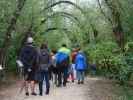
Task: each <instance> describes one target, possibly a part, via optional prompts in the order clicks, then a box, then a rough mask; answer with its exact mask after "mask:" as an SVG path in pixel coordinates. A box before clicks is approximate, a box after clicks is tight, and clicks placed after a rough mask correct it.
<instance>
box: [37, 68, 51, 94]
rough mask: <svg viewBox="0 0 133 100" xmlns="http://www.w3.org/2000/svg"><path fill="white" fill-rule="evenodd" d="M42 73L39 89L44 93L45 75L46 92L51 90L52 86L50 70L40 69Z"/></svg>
mask: <svg viewBox="0 0 133 100" xmlns="http://www.w3.org/2000/svg"><path fill="white" fill-rule="evenodd" d="M40 74H41V80H40V82H39V91H40V94H42V93H43V80H44V77H45V83H46V92H47V91H49V88H50V82H49V72H48V71H45V70H42V71H40Z"/></svg>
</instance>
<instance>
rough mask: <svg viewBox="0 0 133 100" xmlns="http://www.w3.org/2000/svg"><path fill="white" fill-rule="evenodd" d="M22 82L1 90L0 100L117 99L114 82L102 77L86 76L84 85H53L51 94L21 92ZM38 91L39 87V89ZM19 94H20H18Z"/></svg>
mask: <svg viewBox="0 0 133 100" xmlns="http://www.w3.org/2000/svg"><path fill="white" fill-rule="evenodd" d="M19 87H20V83H16V84H15V85H13V86H9V87H8V89H4V90H0V100H115V96H114V94H112V91H113V90H114V89H113V85H112V82H110V81H107V80H103V79H100V78H90V77H88V78H86V81H85V84H84V85H78V84H77V82H75V83H71V82H70V83H68V84H67V87H61V88H57V87H56V86H54V85H51V90H50V94H49V95H47V96H46V95H45V94H44V95H43V96H39V95H38V96H28V97H26V96H25V95H24V93H21V94H19V93H18V92H19V90H20V89H19ZM37 92H38V89H37ZM17 94H19V95H17Z"/></svg>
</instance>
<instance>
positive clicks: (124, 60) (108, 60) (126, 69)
mask: <svg viewBox="0 0 133 100" xmlns="http://www.w3.org/2000/svg"><path fill="white" fill-rule="evenodd" d="M130 45H131V44H130ZM129 48H131V47H129ZM129 48H128V50H126V51H125V53H123V52H121V50H119V49H118V47H117V44H116V43H114V42H102V43H98V44H96V45H95V46H93V47H92V46H91V45H90V46H89V47H88V48H87V49H86V51H87V53H88V55H89V59H90V63H94V62H95V63H96V65H97V74H101V75H103V76H106V77H108V78H111V79H117V80H119V81H120V82H121V83H124V82H126V81H128V80H130V77H131V74H132V72H133V66H132V65H133V60H132V58H133V55H132V54H131V53H132V52H131V51H129Z"/></svg>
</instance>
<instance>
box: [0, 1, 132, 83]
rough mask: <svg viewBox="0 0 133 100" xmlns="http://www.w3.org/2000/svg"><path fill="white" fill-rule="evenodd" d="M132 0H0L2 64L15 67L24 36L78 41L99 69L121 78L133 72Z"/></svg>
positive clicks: (59, 41)
mask: <svg viewBox="0 0 133 100" xmlns="http://www.w3.org/2000/svg"><path fill="white" fill-rule="evenodd" d="M132 9H133V1H132V0H83V1H82V0H75V1H71V0H68V1H67V0H0V64H1V65H2V66H3V67H4V68H5V70H7V71H14V70H16V60H17V56H18V54H19V52H20V48H21V47H22V46H23V45H24V43H25V40H26V39H27V37H28V36H32V37H33V38H34V39H35V43H36V44H35V45H37V46H39V45H40V44H41V43H42V42H43V41H47V42H48V44H49V47H50V48H53V49H54V48H55V49H57V48H58V47H60V45H61V44H62V43H66V44H67V45H69V47H70V48H73V47H74V46H75V45H80V46H81V47H82V49H83V50H84V51H85V52H86V54H87V56H88V59H89V63H96V65H97V74H98V75H104V76H105V77H108V78H111V79H117V80H119V81H120V82H121V83H125V82H128V81H129V80H131V79H132V73H133V11H132Z"/></svg>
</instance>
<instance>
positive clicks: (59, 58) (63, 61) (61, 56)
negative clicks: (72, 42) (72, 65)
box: [56, 52, 69, 66]
mask: <svg viewBox="0 0 133 100" xmlns="http://www.w3.org/2000/svg"><path fill="white" fill-rule="evenodd" d="M68 62H69V55H67V54H66V53H63V52H58V53H57V54H56V63H57V64H58V65H61V66H66V65H67V64H68Z"/></svg>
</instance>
